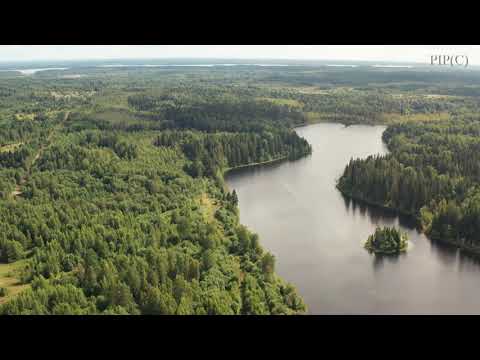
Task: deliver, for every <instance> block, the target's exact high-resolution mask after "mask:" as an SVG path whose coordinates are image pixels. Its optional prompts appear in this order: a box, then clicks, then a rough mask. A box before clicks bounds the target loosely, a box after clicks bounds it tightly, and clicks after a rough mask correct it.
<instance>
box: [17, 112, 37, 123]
mask: <svg viewBox="0 0 480 360" xmlns="http://www.w3.org/2000/svg"><path fill="white" fill-rule="evenodd" d="M15 119H16V120H18V121H33V120H34V119H35V114H34V113H16V114H15Z"/></svg>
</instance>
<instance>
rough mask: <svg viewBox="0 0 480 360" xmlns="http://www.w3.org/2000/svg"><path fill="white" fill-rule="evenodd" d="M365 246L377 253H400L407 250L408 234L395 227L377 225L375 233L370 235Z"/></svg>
mask: <svg viewBox="0 0 480 360" xmlns="http://www.w3.org/2000/svg"><path fill="white" fill-rule="evenodd" d="M365 248H366V249H367V250H368V251H369V252H370V253H372V252H373V253H375V254H386V255H393V254H399V253H402V252H405V251H407V248H408V238H407V234H404V233H401V232H400V231H398V230H397V229H395V228H389V227H383V228H381V227H378V226H377V228H376V229H375V233H374V234H372V235H370V236H369V237H368V240H367V242H366V243H365Z"/></svg>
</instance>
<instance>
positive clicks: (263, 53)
mask: <svg viewBox="0 0 480 360" xmlns="http://www.w3.org/2000/svg"><path fill="white" fill-rule="evenodd" d="M437 53H440V54H447V55H449V54H462V55H464V54H465V55H468V56H469V60H470V63H471V64H475V63H477V64H480V47H479V46H476V45H458V46H457V45H441V46H437V45H2V46H0V61H32V60H52V61H55V60H72V59H114V58H124V59H126V58H173V57H190V58H243V59H245V58H250V59H252V58H262V59H267V58H268V59H325V60H366V61H399V62H428V61H429V58H430V55H434V54H437Z"/></svg>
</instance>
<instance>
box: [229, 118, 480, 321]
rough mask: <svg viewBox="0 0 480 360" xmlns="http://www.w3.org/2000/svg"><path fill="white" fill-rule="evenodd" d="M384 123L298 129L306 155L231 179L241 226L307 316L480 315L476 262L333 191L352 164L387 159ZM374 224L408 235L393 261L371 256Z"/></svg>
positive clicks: (244, 171)
mask: <svg viewBox="0 0 480 360" xmlns="http://www.w3.org/2000/svg"><path fill="white" fill-rule="evenodd" d="M384 130H385V127H384V126H360V125H359V126H349V127H345V126H344V125H341V124H316V125H310V126H306V127H302V128H298V129H296V131H297V133H298V134H299V135H300V136H303V137H304V138H305V139H306V140H308V142H309V143H310V144H312V146H313V154H312V155H311V156H309V157H306V158H303V159H300V160H297V161H293V162H283V163H276V164H269V165H268V164H267V165H262V166H258V167H253V168H243V169H238V170H236V171H233V172H230V173H228V174H227V175H226V182H227V184H228V186H229V188H230V189H231V190H233V189H235V190H236V191H237V194H238V198H239V207H240V220H241V222H242V223H243V224H245V225H247V226H248V227H249V228H250V229H251V230H252V231H254V232H256V233H258V234H259V236H260V242H261V244H262V245H263V247H264V248H266V249H267V250H268V251H270V252H271V253H273V254H274V255H275V257H276V271H277V273H278V274H279V275H280V276H282V277H283V278H284V279H285V280H287V281H289V282H291V283H293V284H294V285H295V286H296V287H297V289H298V291H299V293H300V295H301V296H302V297H303V298H304V300H305V302H306V304H307V306H308V308H309V313H310V314H480V266H479V265H480V263H479V261H478V260H476V259H472V258H471V257H468V256H466V255H463V254H462V253H460V251H458V250H456V249H454V248H450V247H446V246H444V245H439V244H437V243H432V242H431V241H430V240H429V239H428V238H427V237H425V236H424V235H423V234H421V233H419V232H417V230H415V228H414V227H413V224H412V222H411V221H410V219H408V218H403V217H402V218H401V217H398V216H396V215H394V214H392V213H389V212H386V211H384V210H380V209H378V208H374V207H370V206H365V205H361V204H358V203H356V202H353V201H350V200H347V199H346V198H344V197H343V196H342V194H341V193H340V192H339V191H338V190H337V189H336V188H335V183H336V179H337V178H338V177H339V176H341V174H342V173H343V170H344V168H345V165H346V164H347V163H348V161H349V160H350V158H358V157H359V158H365V157H367V156H368V155H373V154H386V153H387V152H388V150H387V148H386V146H385V145H384V144H383V143H382V140H381V135H382V132H383V131H384ZM377 225H381V226H383V225H389V226H396V227H398V228H400V229H401V230H402V231H405V232H407V233H408V236H409V239H410V242H411V246H410V249H409V251H408V252H407V253H405V254H402V255H400V256H397V257H379V256H375V255H373V254H369V253H368V252H367V251H366V250H365V249H364V248H363V243H364V242H365V241H366V240H367V237H368V236H369V235H370V234H372V233H373V232H374V230H375V227H376V226H377Z"/></svg>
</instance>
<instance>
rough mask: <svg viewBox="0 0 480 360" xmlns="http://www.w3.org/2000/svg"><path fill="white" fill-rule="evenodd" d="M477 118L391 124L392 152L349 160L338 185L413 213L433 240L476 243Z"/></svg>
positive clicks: (479, 208)
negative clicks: (385, 154) (381, 155)
mask: <svg viewBox="0 0 480 360" xmlns="http://www.w3.org/2000/svg"><path fill="white" fill-rule="evenodd" d="M479 120H480V118H478V116H473V115H471V116H466V115H465V116H457V117H453V118H452V119H450V120H439V121H434V122H432V121H431V122H416V123H404V124H395V125H391V126H389V127H388V128H387V130H386V131H385V132H384V134H383V139H384V141H385V142H386V143H387V145H388V148H389V149H390V151H391V153H390V154H389V155H387V156H383V157H380V156H371V157H369V158H367V159H363V160H361V159H356V160H353V159H352V160H351V161H350V163H349V164H348V165H347V166H346V168H345V172H344V174H343V176H342V177H341V178H340V180H339V183H338V187H339V188H340V189H341V190H342V191H343V192H344V193H346V194H348V195H350V196H353V197H355V198H358V199H360V200H365V201H368V202H372V203H375V204H378V205H382V206H385V207H389V208H393V209H396V210H399V211H401V212H403V213H407V214H410V215H413V216H415V217H416V218H417V219H418V221H419V223H420V225H421V226H422V228H423V229H424V230H425V231H426V233H427V234H428V235H429V236H430V237H431V238H432V239H433V240H440V241H444V242H452V243H455V244H457V245H461V246H462V247H464V248H466V249H470V250H473V248H476V247H478V246H480V238H479V235H478V234H479V230H480V227H479V225H480V222H479V219H480V212H479V211H480V203H479V202H478V201H479V195H478V194H479V188H478V184H479V180H480V152H479V150H480V137H479V135H480V121H479Z"/></svg>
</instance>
